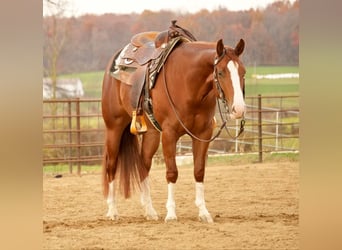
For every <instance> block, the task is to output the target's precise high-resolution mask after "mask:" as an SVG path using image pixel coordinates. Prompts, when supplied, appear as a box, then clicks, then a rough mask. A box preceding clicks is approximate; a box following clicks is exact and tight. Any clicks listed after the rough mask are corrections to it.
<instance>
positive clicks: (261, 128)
mask: <svg viewBox="0 0 342 250" xmlns="http://www.w3.org/2000/svg"><path fill="white" fill-rule="evenodd" d="M298 99H299V96H260V95H259V96H250V97H246V105H247V113H246V116H245V120H246V123H245V132H244V133H243V134H242V135H241V136H240V137H239V138H237V139H236V140H234V139H232V137H231V136H230V135H229V134H232V135H236V134H237V133H238V130H239V121H229V122H228V126H227V130H226V131H224V132H223V133H221V135H220V137H219V138H217V139H216V140H215V141H214V142H212V143H211V145H210V147H209V154H227V153H247V152H254V153H258V154H259V161H260V162H261V161H262V160H263V153H265V152H274V151H275V152H282V151H298V145H299V142H298V141H299V108H298ZM216 119H217V121H218V123H219V124H218V125H220V122H219V121H220V116H219V115H217V118H216ZM104 137H105V127H104V123H103V120H102V115H101V100H100V99H79V98H76V99H56V100H44V101H43V166H46V165H54V164H61V163H62V164H68V165H69V169H70V172H72V171H73V166H77V172H78V173H80V172H81V165H93V164H100V163H101V161H102V154H103V146H104ZM189 152H191V138H190V137H189V136H187V135H185V136H183V137H181V138H180V140H179V141H178V144H177V154H178V155H186V154H187V153H189ZM156 155H157V157H160V158H161V151H160V150H159V151H158V152H157V154H156Z"/></svg>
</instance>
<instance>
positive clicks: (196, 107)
mask: <svg viewBox="0 0 342 250" xmlns="http://www.w3.org/2000/svg"><path fill="white" fill-rule="evenodd" d="M244 47H245V42H244V41H243V40H242V39H240V41H239V42H238V43H237V45H236V46H235V48H231V47H229V46H225V45H224V44H223V41H222V39H221V40H219V41H218V42H216V43H209V42H199V41H195V42H183V43H180V44H179V45H177V46H176V47H175V48H174V49H173V51H172V52H171V53H170V55H169V57H168V59H167V61H166V62H165V64H164V66H163V68H162V69H161V71H160V72H159V74H158V76H157V79H156V82H155V86H154V88H152V89H151V90H150V96H151V99H152V104H153V113H154V116H155V119H156V121H157V122H158V123H159V125H160V127H161V129H162V131H161V132H160V131H158V130H157V129H156V128H155V127H154V126H153V125H152V123H151V122H150V121H149V120H148V119H146V120H147V131H146V132H145V133H144V134H142V135H139V136H137V135H134V134H132V133H130V124H131V120H132V111H133V109H132V106H131V102H130V98H131V89H132V86H130V85H129V84H126V83H124V82H121V81H119V80H117V79H116V78H114V77H112V76H111V75H110V70H111V66H112V62H113V60H114V59H115V58H114V56H113V57H112V58H111V60H110V61H109V63H108V66H107V68H106V72H105V75H104V79H103V86H102V114H103V119H104V121H105V125H106V140H105V150H104V161H103V191H104V196H105V198H106V199H107V205H108V213H107V216H108V217H109V218H110V219H113V220H114V219H118V218H119V214H118V211H117V208H116V199H115V197H116V195H117V192H116V191H118V190H122V189H123V192H124V195H125V197H126V198H128V197H129V196H130V194H131V191H132V190H131V189H132V187H134V185H132V184H133V183H137V184H138V185H139V188H140V191H141V196H140V197H141V204H142V206H143V209H144V212H145V217H146V218H147V219H154V220H157V219H158V214H157V212H156V211H155V209H154V208H153V205H152V201H151V196H150V186H149V179H148V173H149V171H150V168H151V163H152V157H153V155H154V154H155V152H156V151H157V149H158V146H159V143H160V138H161V141H162V149H163V156H164V160H165V165H166V181H167V183H168V184H167V187H168V188H167V189H168V197H167V202H166V209H167V214H166V217H165V221H170V220H177V216H176V210H175V208H176V203H175V196H174V191H175V184H176V181H177V177H178V170H177V165H176V159H175V157H176V143H177V141H178V139H179V138H180V137H181V136H182V135H184V134H189V135H190V136H191V137H192V151H193V162H194V179H195V190H196V197H195V204H196V206H197V207H198V209H199V219H200V220H201V221H204V222H209V223H210V222H213V219H212V217H211V215H210V213H209V212H208V210H207V208H206V205H205V199H204V185H203V181H204V174H205V164H206V158H207V151H208V147H209V142H210V141H211V139H213V137H214V136H213V132H214V128H215V120H214V115H215V109H216V105H217V99H222V101H223V102H224V103H225V104H226V105H225V106H226V108H227V112H228V114H229V115H228V117H229V118H230V119H240V118H243V116H244V113H245V102H244V75H245V72H246V71H245V67H244V65H243V64H242V62H241V61H240V59H239V56H240V55H241V54H242V52H243V50H244ZM117 183H119V185H116V184H117ZM135 187H136V186H135Z"/></svg>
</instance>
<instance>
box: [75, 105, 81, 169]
mask: <svg viewBox="0 0 342 250" xmlns="http://www.w3.org/2000/svg"><path fill="white" fill-rule="evenodd" d="M76 126H77V160H78V161H77V174H78V175H81V112H80V98H77V99H76Z"/></svg>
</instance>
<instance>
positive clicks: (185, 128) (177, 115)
mask: <svg viewBox="0 0 342 250" xmlns="http://www.w3.org/2000/svg"><path fill="white" fill-rule="evenodd" d="M225 54H226V50H225V49H224V51H223V53H222V55H220V57H218V58H215V61H214V82H215V83H216V86H217V89H218V91H219V96H218V97H217V104H218V107H219V113H220V117H221V120H222V125H221V127H220V129H219V130H218V131H217V133H216V134H215V135H214V136H213V137H211V138H210V139H202V138H199V137H197V136H196V135H194V134H193V133H192V132H191V131H190V130H189V129H188V128H187V127H186V126H185V124H184V123H183V122H182V120H181V118H180V116H179V114H178V112H177V110H176V107H175V105H174V103H173V101H172V99H171V96H170V92H169V89H168V87H167V83H166V76H165V66H164V65H163V77H164V88H165V92H166V96H167V99H168V101H169V103H170V106H171V108H172V110H173V112H174V113H175V115H176V118H177V120H178V122H179V123H180V124H181V126H182V127H183V129H184V130H185V131H186V132H187V133H188V134H189V135H190V136H191V137H192V138H194V139H196V140H198V141H201V142H211V141H213V140H215V139H216V138H217V137H218V136H219V135H220V134H221V132H222V130H223V128H225V129H226V131H227V133H228V135H229V136H230V137H232V138H233V139H236V138H237V137H239V136H240V134H241V133H242V132H243V131H244V125H245V120H244V119H242V120H241V122H240V130H239V133H238V135H237V136H232V135H231V134H230V133H229V131H228V128H227V126H226V124H227V119H224V117H223V112H222V110H221V107H220V103H219V101H221V102H222V103H223V104H224V107H225V109H226V110H227V112H228V113H229V108H228V105H227V102H226V99H225V96H224V92H223V90H222V88H221V84H220V82H219V80H218V78H217V73H216V65H217V64H218V63H219V62H220V61H221V60H222V58H223V57H224V56H225Z"/></svg>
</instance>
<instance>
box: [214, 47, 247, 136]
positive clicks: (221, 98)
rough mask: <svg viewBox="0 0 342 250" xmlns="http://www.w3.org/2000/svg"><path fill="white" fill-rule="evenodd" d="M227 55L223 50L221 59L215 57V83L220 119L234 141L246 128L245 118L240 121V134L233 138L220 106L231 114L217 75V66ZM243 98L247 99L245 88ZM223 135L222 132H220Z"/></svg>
mask: <svg viewBox="0 0 342 250" xmlns="http://www.w3.org/2000/svg"><path fill="white" fill-rule="evenodd" d="M225 55H226V49H225V48H223V52H222V54H221V55H220V56H219V57H215V60H214V73H213V75H214V83H215V85H216V89H217V91H218V97H217V98H216V100H217V106H218V109H219V113H220V117H221V120H222V123H223V124H225V126H224V128H225V129H226V131H227V134H228V135H229V136H230V137H232V138H233V139H237V138H238V137H239V136H240V135H241V134H242V132H243V131H244V128H245V123H246V121H245V118H244V117H243V118H242V119H241V121H240V129H239V132H238V134H237V135H236V136H232V135H231V133H230V132H229V130H228V128H227V126H226V124H227V119H225V118H224V116H223V112H222V110H221V105H220V102H221V103H222V104H223V106H224V108H225V110H226V113H228V114H229V113H230V110H229V105H228V104H227V99H226V96H225V94H224V92H223V89H222V86H221V83H220V80H219V77H218V74H217V68H216V66H217V64H219V62H220V61H221V60H222V59H223V57H224V56H225ZM243 97H245V87H243ZM220 133H221V131H220Z"/></svg>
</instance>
